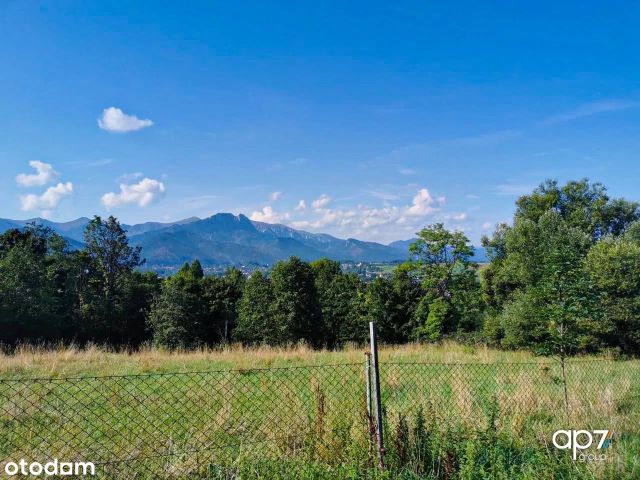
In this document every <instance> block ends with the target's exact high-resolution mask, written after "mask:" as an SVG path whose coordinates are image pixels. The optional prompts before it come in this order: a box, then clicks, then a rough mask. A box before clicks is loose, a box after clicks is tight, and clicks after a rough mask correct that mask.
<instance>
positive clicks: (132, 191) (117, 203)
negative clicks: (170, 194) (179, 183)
mask: <svg viewBox="0 0 640 480" xmlns="http://www.w3.org/2000/svg"><path fill="white" fill-rule="evenodd" d="M164 192H165V187H164V183H162V182H159V181H158V180H154V179H152V178H143V179H142V180H140V181H139V182H138V183H134V184H132V185H127V184H124V183H123V184H120V193H114V192H109V193H105V194H104V195H103V196H102V199H101V201H102V204H103V205H104V206H105V207H106V208H108V209H110V208H115V207H121V206H123V205H129V204H136V205H138V206H140V207H146V206H147V205H149V204H150V203H151V202H153V201H154V200H155V199H156V198H158V197H160V196H161V195H162V194H164Z"/></svg>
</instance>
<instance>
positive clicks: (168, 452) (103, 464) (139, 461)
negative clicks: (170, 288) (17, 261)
mask: <svg viewBox="0 0 640 480" xmlns="http://www.w3.org/2000/svg"><path fill="white" fill-rule="evenodd" d="M380 381H381V389H382V404H383V409H384V421H385V422H386V423H387V425H388V426H389V427H390V428H392V426H393V423H394V422H395V421H396V419H397V418H399V417H400V416H405V417H409V416H414V415H416V414H417V412H418V411H422V412H424V413H425V414H427V415H428V416H429V417H430V418H432V419H433V421H434V422H435V424H436V425H439V426H440V427H441V428H451V427H452V426H455V427H456V428H459V429H461V430H465V429H467V430H469V431H472V430H477V429H486V428H488V427H491V428H493V426H495V427H496V428H504V429H512V430H517V431H518V432H520V431H522V429H524V428H525V427H526V425H528V424H531V423H532V422H534V423H536V424H537V425H538V426H539V425H543V426H544V425H547V426H549V428H551V427H553V429H554V430H555V429H558V428H563V427H566V428H571V427H577V428H589V427H591V428H603V427H604V428H609V429H613V430H615V431H617V432H623V431H627V432H628V431H635V433H636V434H640V432H639V431H638V430H639V429H640V427H639V426H640V411H638V406H639V405H640V362H637V361H626V362H625V361H592V362H590V361H584V362H581V361H569V362H567V364H566V365H565V368H564V375H563V372H562V368H561V365H560V364H559V363H557V362H544V363H542V362H535V363H508V364H507V363H494V364H479V363H470V364H438V363H392V362H386V363H385V362H383V363H381V364H380ZM366 385H367V384H366V377H365V368H364V362H363V363H357V364H343V365H323V366H309V367H292V368H268V369H247V370H228V371H209V372H186V373H161V374H145V375H124V376H107V377H75V378H39V379H0V464H1V463H2V459H4V460H5V461H6V460H14V461H15V460H17V459H23V458H24V459H28V460H29V461H37V462H41V463H44V462H46V461H48V460H50V459H52V458H58V459H64V461H90V462H93V463H95V464H96V466H97V469H98V472H99V476H102V477H106V478H185V477H188V476H198V475H201V474H203V472H206V471H207V470H210V469H211V468H218V467H219V468H224V467H225V466H226V465H232V464H233V463H234V462H238V461H240V460H241V459H243V458H244V459H249V460H255V459H259V460H265V459H283V460H284V459H286V460H291V459H294V460H299V461H302V462H321V463H324V464H340V463H350V462H353V461H354V458H360V459H361V460H363V459H362V457H361V455H362V452H368V455H369V457H367V458H365V459H364V460H363V461H370V462H372V464H373V462H375V460H374V459H375V454H374V452H375V449H373V448H372V445H371V442H372V441H374V440H373V436H372V431H371V428H370V427H371V424H370V423H369V421H370V419H369V418H368V417H367V413H366V411H367V404H366ZM565 387H566V396H565ZM634 429H635V430H634ZM538 431H540V430H538ZM359 455H360V457H358V456H359Z"/></svg>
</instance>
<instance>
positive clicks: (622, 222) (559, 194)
mask: <svg viewBox="0 0 640 480" xmlns="http://www.w3.org/2000/svg"><path fill="white" fill-rule="evenodd" d="M516 206H517V208H516V213H515V219H516V220H518V219H522V220H524V219H528V220H532V221H534V222H537V221H538V220H539V219H540V218H541V217H542V216H543V215H545V214H546V213H547V212H548V211H549V210H553V211H554V212H556V213H558V214H559V215H560V217H561V218H562V219H563V220H565V221H566V222H567V225H569V226H570V227H575V228H578V229H579V230H581V231H582V232H584V233H586V234H587V235H589V236H590V237H591V239H592V241H593V242H596V241H597V240H599V239H600V238H602V237H604V236H606V235H613V236H618V235H620V234H622V233H624V231H625V230H626V229H627V228H628V227H629V225H630V224H631V223H633V222H634V221H637V220H638V219H639V218H640V211H639V210H638V203H636V202H629V201H626V200H624V199H613V200H612V199H611V198H610V197H609V196H608V194H607V189H606V187H604V185H602V184H601V183H589V181H588V180H587V179H583V180H579V181H570V182H567V184H566V185H564V186H562V187H560V186H559V185H558V182H557V181H556V180H546V181H545V182H543V183H541V184H540V186H539V187H538V188H536V189H535V190H534V191H533V193H531V194H530V195H523V196H522V197H520V198H519V199H518V201H517V202H516Z"/></svg>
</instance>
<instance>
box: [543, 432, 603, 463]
mask: <svg viewBox="0 0 640 480" xmlns="http://www.w3.org/2000/svg"><path fill="white" fill-rule="evenodd" d="M612 441H613V432H612V431H610V430H592V431H589V430H556V431H555V432H554V434H553V436H552V437H551V442H552V443H553V446H554V447H556V448H558V449H560V450H571V458H573V459H574V460H579V461H581V462H587V461H588V462H600V461H603V460H606V459H607V454H606V453H604V452H602V450H606V449H608V448H609V447H610V446H611V443H612ZM594 443H595V444H596V453H586V452H584V450H587V449H589V448H591V447H592V446H593V445H594ZM578 452H580V453H578Z"/></svg>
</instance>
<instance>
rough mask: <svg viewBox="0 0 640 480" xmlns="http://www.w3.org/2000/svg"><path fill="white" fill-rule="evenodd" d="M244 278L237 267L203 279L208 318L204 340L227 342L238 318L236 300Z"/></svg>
mask: <svg viewBox="0 0 640 480" xmlns="http://www.w3.org/2000/svg"><path fill="white" fill-rule="evenodd" d="M244 284H245V278H244V275H243V274H242V272H241V271H240V270H238V269H237V268H229V269H227V270H226V271H225V272H224V274H223V275H222V276H221V277H216V276H210V277H207V278H206V279H205V281H204V300H205V302H206V303H207V308H208V319H207V327H206V328H207V333H206V342H207V343H209V344H213V343H218V342H222V343H228V342H229V341H230V340H231V336H232V334H233V330H234V328H235V327H236V323H237V319H238V312H237V308H238V302H239V301H240V298H241V297H242V291H243V289H244Z"/></svg>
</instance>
